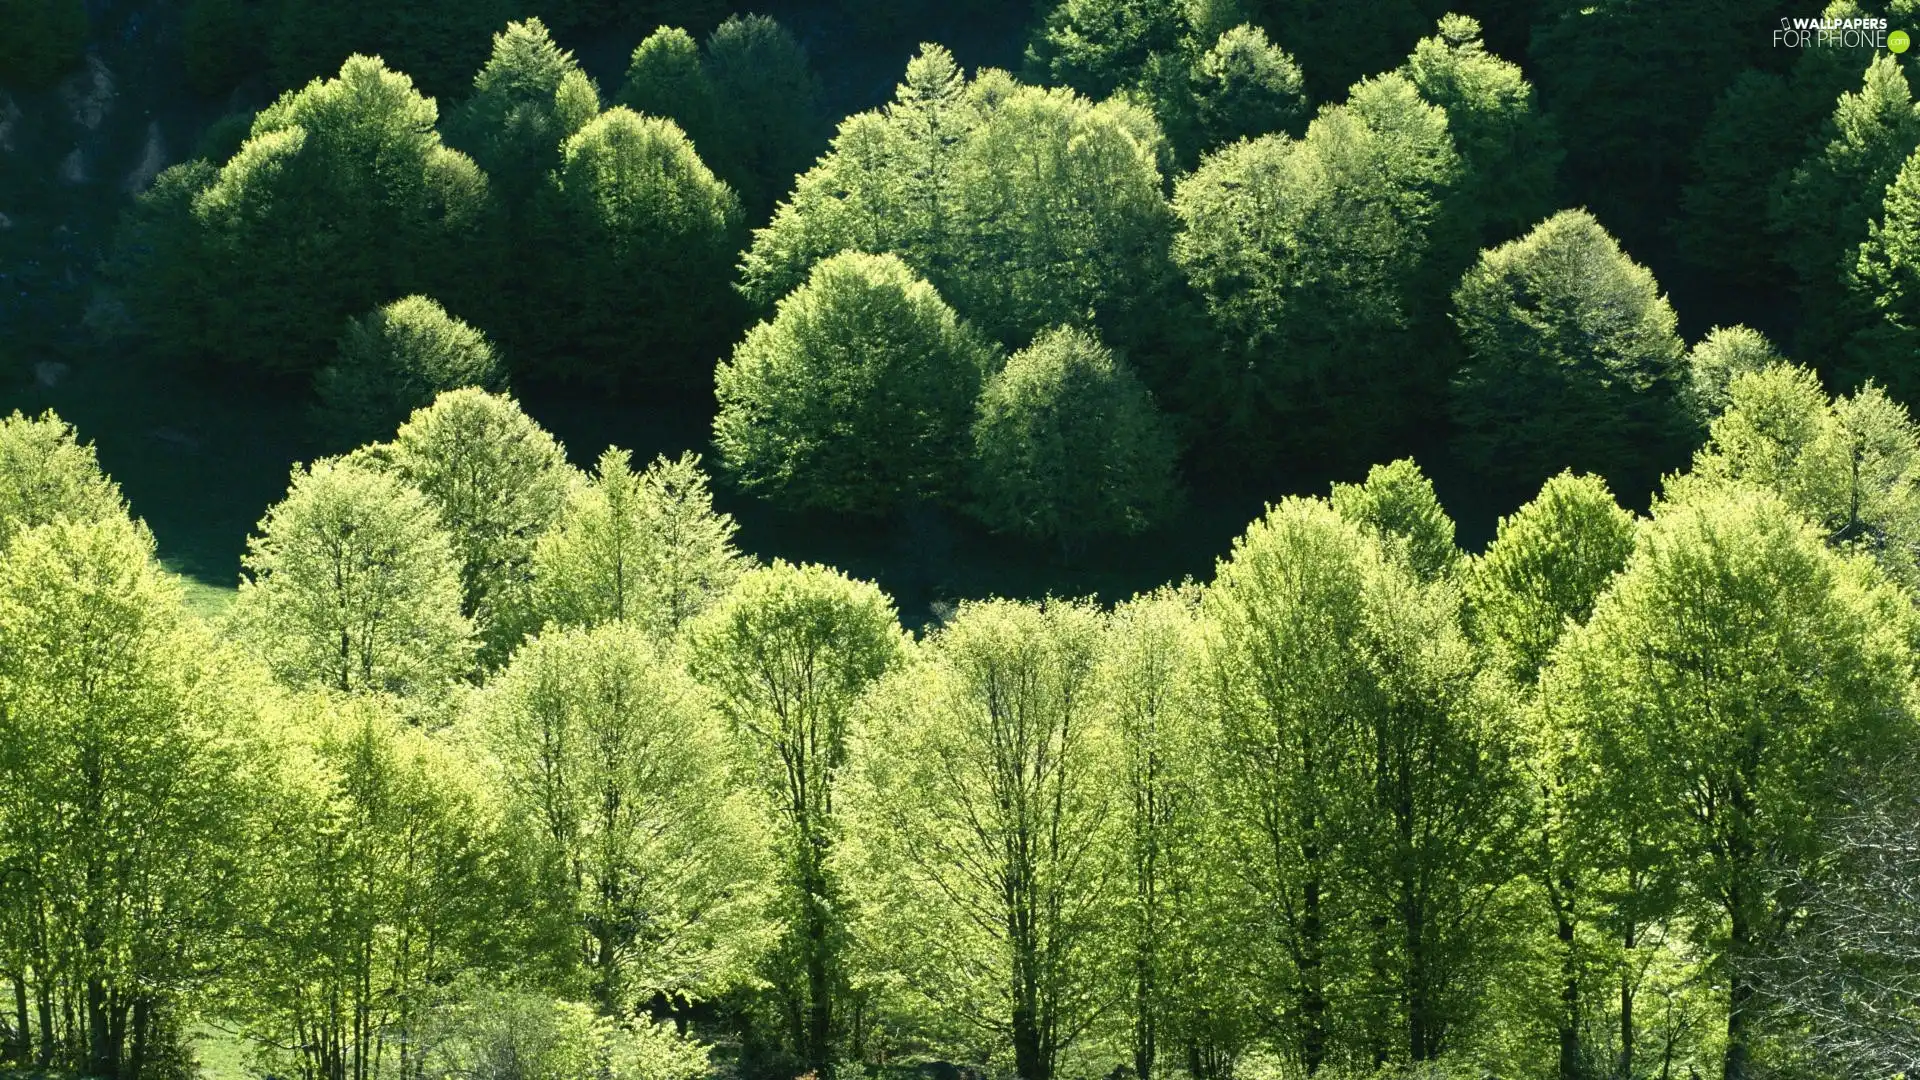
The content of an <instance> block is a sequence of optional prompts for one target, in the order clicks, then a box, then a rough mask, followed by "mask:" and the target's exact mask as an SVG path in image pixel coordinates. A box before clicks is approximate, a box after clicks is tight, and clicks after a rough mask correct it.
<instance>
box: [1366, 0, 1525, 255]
mask: <svg viewBox="0 0 1920 1080" xmlns="http://www.w3.org/2000/svg"><path fill="white" fill-rule="evenodd" d="M1403 70H1404V71H1405V72H1406V74H1407V77H1408V78H1409V79H1411V80H1413V84H1414V85H1415V86H1417V87H1419V88H1420V96H1421V97H1423V98H1426V99H1427V100H1428V101H1430V102H1432V103H1433V104H1435V105H1438V106H1440V107H1441V108H1442V109H1445V110H1446V112H1447V130H1448V132H1449V133H1450V134H1451V135H1452V136H1453V142H1454V146H1455V148H1456V149H1458V150H1459V152H1460V159H1461V162H1462V164H1463V166H1464V169H1463V173H1464V175H1463V177H1462V180H1461V185H1460V192H1459V196H1458V198H1459V204H1460V213H1462V214H1464V215H1468V216H1471V217H1472V218H1474V219H1475V223H1476V225H1477V226H1478V227H1479V228H1480V229H1481V230H1482V232H1483V237H1482V242H1483V243H1484V242H1486V241H1491V240H1505V239H1508V238H1510V237H1514V236H1518V235H1519V234H1520V233H1521V232H1522V231H1524V230H1525V229H1526V228H1527V227H1528V226H1530V225H1533V224H1534V223H1535V222H1538V221H1539V220H1540V219H1542V218H1544V217H1546V216H1547V215H1548V214H1549V213H1551V212H1552V210H1553V207H1554V204H1555V200H1554V194H1555V191H1556V188H1557V181H1556V178H1555V173H1556V172H1557V171H1558V169H1559V166H1560V159H1561V156H1562V155H1561V150H1560V137H1559V134H1558V132H1557V131H1556V130H1555V129H1554V124H1553V118H1552V117H1551V116H1549V115H1548V114H1547V113H1546V112H1545V111H1544V110H1542V109H1541V108H1540V106H1539V103H1538V102H1537V101H1535V99H1534V92H1533V86H1532V84H1530V83H1528V82H1527V79H1526V76H1524V75H1523V74H1521V71H1520V68H1519V66H1518V65H1516V64H1512V63H1508V62H1507V61H1505V60H1502V59H1501V58H1499V57H1497V56H1494V55H1492V54H1491V53H1489V52H1487V50H1486V47H1485V46H1484V45H1482V44H1481V41H1480V24H1479V22H1478V21H1476V20H1474V19H1471V18H1469V17H1467V16H1465V15H1447V16H1444V17H1443V18H1441V20H1440V24H1439V30H1438V33H1436V34H1434V36H1432V37H1429V38H1423V39H1422V40H1421V41H1420V43H1419V44H1418V45H1416V46H1414V49H1413V55H1412V56H1409V57H1408V58H1407V63H1406V66H1405V68H1404V69H1403Z"/></svg>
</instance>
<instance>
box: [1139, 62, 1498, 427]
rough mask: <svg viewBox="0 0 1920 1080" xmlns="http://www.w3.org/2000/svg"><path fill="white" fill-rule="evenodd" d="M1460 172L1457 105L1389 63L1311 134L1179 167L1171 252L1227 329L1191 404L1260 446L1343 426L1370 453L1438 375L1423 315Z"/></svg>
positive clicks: (1193, 386) (1191, 390)
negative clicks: (1439, 101)
mask: <svg viewBox="0 0 1920 1080" xmlns="http://www.w3.org/2000/svg"><path fill="white" fill-rule="evenodd" d="M1459 172H1460V162H1459V157H1458V155H1457V153H1456V152H1455V150H1454V148H1453V143H1452V139H1451V137H1450V136H1449V134H1448V129H1447V114H1446V113H1445V112H1444V111H1443V110H1441V109H1440V108H1439V107H1438V106H1435V105H1429V104H1427V103H1426V102H1425V101H1423V100H1422V99H1421V98H1420V96H1419V93H1418V91H1417V90H1416V88H1415V87H1414V85H1413V84H1412V83H1411V82H1409V81H1408V80H1407V79H1406V78H1405V77H1403V76H1401V75H1397V74H1388V75H1384V76H1381V77H1380V78H1378V79H1374V80H1369V81H1367V82H1365V83H1362V84H1361V85H1359V86H1356V87H1355V88H1354V92H1353V95H1352V97H1351V99H1350V101H1349V103H1348V104H1346V105H1343V106H1337V107H1334V108H1330V109H1327V110H1325V111H1323V112H1322V113H1321V115H1320V117H1319V118H1318V119H1316V120H1315V121H1314V122H1313V124H1312V125H1311V126H1310V127H1309V128H1308V129H1307V135H1306V138H1305V139H1301V140H1294V139H1290V138H1288V137H1286V136H1285V135H1267V136H1263V137H1261V138H1259V139H1255V140H1253V141H1251V142H1243V143H1236V144H1234V145H1232V146H1229V147H1227V148H1225V149H1223V150H1221V151H1219V152H1218V153H1216V154H1214V155H1213V156H1212V157H1210V158H1208V159H1207V160H1206V161H1205V162H1204V163H1203V164H1202V165H1201V167H1200V168H1199V169H1198V170H1197V171H1195V172H1194V173H1193V174H1191V175H1190V176H1188V177H1187V178H1185V179H1183V180H1181V181H1180V183H1179V185H1178V187H1177V189H1176V194H1175V197H1174V209H1175V211H1176V212H1177V213H1178V215H1179V217H1180V221H1181V231H1180V234H1179V236H1178V237H1177V238H1176V239H1175V240H1174V244H1173V257H1174V259H1175V260H1176V261H1177V262H1178V263H1179V265H1180V267H1181V269H1182V270H1184V271H1185V273H1186V276H1187V280H1188V281H1189V282H1190V283H1191V284H1192V285H1193V287H1194V289H1195V290H1197V291H1198V293H1199V294H1200V297H1201V298H1202V300H1203V301H1204V303H1205V305H1206V311H1207V314H1208V316H1209V318H1210V321H1211V323H1212V325H1213V328H1214V330H1215V332H1216V333H1217V334H1218V335H1219V336H1220V339H1221V346H1220V348H1219V349H1218V350H1217V352H1215V353H1213V354H1212V355H1208V356H1204V357H1202V358H1196V362H1194V363H1192V364H1191V366H1190V369H1189V371H1188V373H1187V376H1186V384H1185V386H1184V387H1182V396H1183V397H1184V398H1185V399H1186V401H1187V402H1189V403H1190V404H1191V407H1193V408H1197V409H1199V410H1201V411H1202V412H1203V413H1204V414H1205V415H1207V416H1209V417H1213V418H1217V419H1218V422H1219V423H1220V424H1222V425H1223V426H1224V427H1225V428H1226V433H1227V436H1228V437H1229V438H1230V439H1231V440H1232V441H1233V442H1234V443H1235V444H1236V445H1239V446H1242V447H1244V448H1246V449H1249V450H1253V451H1256V452H1260V453H1265V454H1272V453H1274V452H1277V451H1278V450H1279V449H1281V448H1285V447H1293V448H1296V449H1299V448H1304V447H1305V446H1306V445H1307V444H1308V443H1309V442H1310V441H1311V442H1313V443H1315V444H1316V451H1317V452H1320V453H1326V452H1327V448H1326V447H1325V446H1324V445H1323V444H1324V440H1322V439H1320V438H1319V434H1320V433H1322V432H1324V431H1325V430H1327V427H1328V426H1337V427H1338V428H1339V429H1340V431H1341V432H1342V442H1341V446H1340V447H1338V448H1336V449H1335V450H1334V453H1335V455H1336V456H1339V455H1341V454H1345V455H1349V456H1365V455H1367V454H1369V453H1370V448H1371V447H1373V446H1376V445H1378V444H1379V442H1380V441H1381V440H1382V439H1383V438H1385V436H1387V435H1388V434H1390V433H1392V432H1394V431H1396V430H1397V429H1398V427H1399V426H1400V425H1402V424H1404V423H1406V422H1408V420H1409V419H1410V415H1411V414H1412V412H1413V406H1414V404H1415V403H1418V402H1420V401H1422V400H1423V399H1425V398H1427V397H1429V396H1430V395H1432V394H1433V393H1434V392H1435V389H1436V387H1437V384H1438V383H1439V381H1440V380H1441V378H1442V374H1443V372H1442V370H1441V368H1440V366H1439V359H1438V357H1439V356H1440V350H1438V349H1436V348H1434V347H1432V346H1431V345H1430V344H1429V345H1424V346H1423V345H1422V344H1421V338H1420V336H1419V335H1418V334H1416V333H1415V330H1416V328H1418V327H1420V326H1421V325H1422V323H1423V321H1424V320H1425V319H1426V318H1427V317H1428V315H1430V314H1431V313H1432V310H1433V308H1434V305H1435V302H1436V301H1437V300H1438V297H1439V293H1440V286H1438V284H1437V282H1438V279H1437V278H1434V277H1433V276H1432V274H1433V270H1434V267H1433V266H1430V265H1429V262H1428V260H1429V259H1430V258H1434V257H1436V253H1439V252H1443V251H1448V252H1450V251H1451V250H1452V248H1453V247H1454V246H1455V244H1456V242H1457V241H1456V240H1450V239H1448V238H1447V237H1446V236H1445V235H1444V232H1443V230H1442V228H1441V226H1442V225H1443V224H1444V222H1443V221H1442V218H1443V213H1442V212H1443V209H1444V206H1445V204H1446V203H1447V200H1448V199H1449V198H1451V192H1452V191H1453V188H1454V185H1455V184H1456V183H1457V181H1458V177H1459ZM1453 257H1454V256H1453V255H1451V254H1448V255H1447V257H1446V261H1449V262H1450V261H1451V260H1452V259H1453ZM1277 432H1294V433H1295V434H1294V435H1293V436H1292V437H1291V439H1289V437H1288V436H1287V435H1285V434H1276V433H1277Z"/></svg>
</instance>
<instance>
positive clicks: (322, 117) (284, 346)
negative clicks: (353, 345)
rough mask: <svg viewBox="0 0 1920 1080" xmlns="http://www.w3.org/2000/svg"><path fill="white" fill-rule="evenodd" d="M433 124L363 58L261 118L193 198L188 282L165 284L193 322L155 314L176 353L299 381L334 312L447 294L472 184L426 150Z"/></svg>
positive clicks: (335, 321)
mask: <svg viewBox="0 0 1920 1080" xmlns="http://www.w3.org/2000/svg"><path fill="white" fill-rule="evenodd" d="M437 120H438V110H437V109H436V108H435V106H434V103H433V101H432V99H430V98H424V97H421V96H420V94H419V93H418V92H417V91H415V89H414V87H413V83H412V82H411V81H410V80H409V79H408V78H407V77H406V76H405V75H401V74H398V73H396V72H392V71H389V70H388V69H387V68H386V67H385V66H384V65H383V64H382V63H381V62H380V61H379V60H377V59H374V58H371V57H366V56H355V57H351V58H349V59H348V61H347V62H346V63H345V64H344V65H343V66H342V67H341V68H340V75H339V77H338V78H334V79H328V80H324V81H323V80H318V79H316V80H315V81H313V82H312V83H310V84H308V85H307V86H306V87H305V88H304V89H301V90H299V91H297V92H290V93H287V94H285V95H283V96H282V97H281V98H280V99H279V100H278V101H276V102H275V103H274V104H273V105H271V106H268V107H267V108H266V109H264V110H262V111H261V113H260V115H259V116H257V117H256V118H255V119H254V124H253V131H252V135H251V136H250V137H249V138H248V140H247V142H246V145H245V146H243V147H242V148H241V150H240V152H239V153H238V154H236V155H235V156H234V158H233V159H232V160H231V161H229V162H227V163H226V164H225V165H222V166H221V167H220V171H219V174H218V176H217V177H215V178H214V179H213V181H212V183H211V184H210V185H209V186H207V187H206V188H205V190H203V191H200V192H199V193H198V194H196V195H194V196H193V197H192V204H191V205H192V217H193V220H194V222H195V224H194V229H195V230H196V231H197V232H198V233H199V236H198V237H197V238H196V239H195V240H194V246H193V247H192V248H190V249H189V250H191V251H193V252H195V253H196V255H197V256H198V258H197V259H196V262H195V263H194V267H193V268H194V270H195V273H194V274H193V275H192V276H187V275H177V276H170V277H169V278H168V281H170V282H172V283H173V284H174V285H176V286H177V287H179V288H182V289H184V290H185V291H186V293H187V295H186V296H185V297H182V298H181V302H182V303H185V304H187V305H188V306H189V308H190V309H191V310H196V311H200V312H203V313H204V315H205V322H204V323H201V324H196V325H192V326H189V325H187V324H186V323H184V322H182V321H178V320H172V321H166V320H165V318H164V315H163V321H162V322H161V323H160V325H161V326H163V327H167V328H171V329H172V330H176V331H180V332H182V333H186V334H189V335H191V337H190V340H187V341H182V342H180V343H178V344H177V345H176V346H175V347H176V348H179V349H181V350H183V351H185V350H188V349H191V350H192V351H193V352H194V353H196V354H201V355H204V354H205V353H207V352H213V353H214V354H215V355H217V356H219V357H221V358H223V359H227V360H232V361H237V362H242V363H252V364H258V365H260V366H261V367H263V368H264V369H266V370H268V371H271V372H276V373H299V374H305V373H308V372H311V371H313V370H315V369H316V368H318V367H320V366H322V364H324V363H325V361H326V360H327V358H328V357H329V356H330V355H331V353H332V350H333V346H334V343H335V341H336V340H337V339H338V337H339V333H340V325H341V323H342V322H343V321H345V320H346V319H347V318H348V317H349V316H353V315H358V314H361V313H363V312H365V311H368V310H370V309H372V308H373V307H375V306H377V305H379V304H382V303H386V302H388V301H389V300H391V299H392V298H393V297H395V296H405V295H408V294H410V293H426V294H437V295H458V294H459V292H460V289H459V287H458V284H457V283H458V281H459V280H460V277H461V273H462V272H463V271H464V270H465V269H466V266H465V263H466V261H467V255H466V249H468V248H469V247H470V246H471V245H472V243H473V242H474V241H475V240H476V239H477V238H478V230H479V226H480V224H481V222H482V220H483V218H484V216H485V209H486V206H487V199H488V195H487V178H486V175H485V174H484V173H482V172H481V171H480V170H479V168H478V167H477V166H475V165H474V163H473V161H472V160H471V159H469V158H467V157H466V156H465V155H463V154H460V153H457V152H455V151H453V150H449V149H447V148H446V147H444V146H442V145H441V144H440V137H439V135H438V134H437V133H436V132H435V129H434V124H435V122H436V121H437ZM149 300H150V301H151V302H154V303H156V304H158V303H164V302H170V297H168V296H166V295H164V294H162V295H158V296H153V297H150V298H149Z"/></svg>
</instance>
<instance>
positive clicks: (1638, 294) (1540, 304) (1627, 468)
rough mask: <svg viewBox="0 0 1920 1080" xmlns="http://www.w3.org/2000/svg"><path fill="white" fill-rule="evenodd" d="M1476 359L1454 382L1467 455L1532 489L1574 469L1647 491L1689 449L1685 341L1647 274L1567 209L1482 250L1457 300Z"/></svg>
mask: <svg viewBox="0 0 1920 1080" xmlns="http://www.w3.org/2000/svg"><path fill="white" fill-rule="evenodd" d="M1454 321H1455V323H1456V324H1457V325H1458V326H1459V328H1460V336H1461V338H1462V340H1463V341H1464V342H1465V343H1466V348H1467V359H1466V363H1465V364H1464V366H1462V367H1461V369H1460V371H1459V373H1458V374H1457V375H1456V376H1455V377H1454V380H1453V415H1454V419H1455V421H1456V423H1457V424H1458V425H1459V444H1460V447H1461V451H1462V453H1463V454H1464V455H1466V458H1467V460H1469V461H1471V462H1472V463H1473V465H1474V467H1475V468H1477V469H1479V470H1481V471H1482V472H1483V474H1484V475H1486V476H1489V477H1494V478H1498V479H1499V480H1501V481H1503V482H1507V483H1522V484H1527V483H1533V482H1535V481H1536V480H1538V479H1539V478H1541V477H1547V476H1552V475H1554V474H1555V473H1558V472H1559V471H1560V470H1562V469H1564V468H1567V467H1569V466H1571V467H1573V468H1576V469H1588V470H1593V471H1596V472H1600V473H1602V474H1603V475H1608V476H1610V477H1611V478H1612V479H1613V480H1614V481H1615V482H1616V483H1628V482H1631V483H1636V484H1637V483H1639V482H1642V481H1644V480H1646V479H1650V478H1651V477H1652V476H1653V475H1655V474H1656V473H1657V471H1658V470H1660V469H1662V468H1665V467H1667V466H1669V465H1670V464H1671V463H1672V461H1673V460H1674V459H1676V458H1677V457H1678V456H1679V455H1681V454H1683V453H1685V448H1686V442H1687V440H1688V438H1689V437H1690V435H1691V433H1692V421H1691V417H1690V416H1689V415H1688V410H1687V407H1686V406H1687V402H1686V391H1687V379H1686V375H1687V372H1686V369H1685V367H1684V366H1683V364H1684V355H1683V354H1684V351H1685V345H1684V344H1683V343H1682V342H1681V340H1680V339H1679V337H1678V336H1676V335H1675V333H1674V314H1673V309H1672V308H1671V307H1670V306H1668V304H1667V301H1666V298H1665V297H1664V296H1662V295H1660V291H1659V285H1658V284H1657V283H1656V282H1655V281H1654V280H1653V275H1652V274H1650V273H1648V272H1647V271H1646V269H1644V268H1643V267H1641V266H1639V265H1638V264H1636V263H1634V262H1633V261H1632V260H1631V259H1629V258H1627V256H1626V254H1625V253H1623V252H1622V251H1621V250H1620V245H1619V244H1617V243H1616V242H1615V241H1614V239H1613V237H1611V236H1609V235H1608V234H1607V231H1606V230H1605V229H1603V228H1601V226H1600V223H1599V222H1598V221H1595V220H1594V219H1593V216H1592V215H1591V214H1588V213H1587V212H1585V211H1583V210H1568V211H1563V212H1561V213H1559V214H1556V215H1554V216H1553V217H1552V218H1549V219H1548V220H1547V221H1545V222H1543V223H1541V224H1540V226H1539V227H1538V228H1536V229H1534V230H1533V231H1532V232H1530V233H1528V234H1527V235H1526V236H1525V237H1522V238H1521V239H1519V240H1515V241H1513V242H1511V243H1508V244H1503V245H1501V246H1500V247H1497V248H1494V249H1493V250H1491V251H1487V252H1483V253H1482V254H1481V256H1480V263H1479V265H1478V266H1476V267H1474V268H1473V269H1472V270H1470V271H1468V273H1467V276H1466V278H1465V279H1464V280H1462V281H1461V283H1460V288H1459V289H1458V290H1456V291H1455V293H1454Z"/></svg>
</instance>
